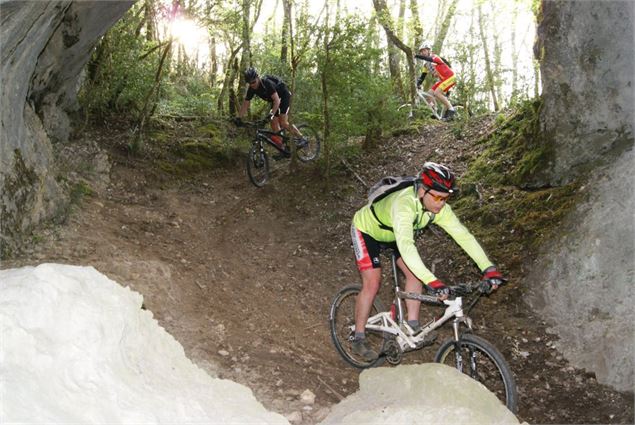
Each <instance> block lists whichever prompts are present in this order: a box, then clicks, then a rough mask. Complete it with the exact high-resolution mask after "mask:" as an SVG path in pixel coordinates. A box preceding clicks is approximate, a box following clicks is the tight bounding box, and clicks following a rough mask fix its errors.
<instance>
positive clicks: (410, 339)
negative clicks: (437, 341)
mask: <svg viewBox="0 0 635 425" xmlns="http://www.w3.org/2000/svg"><path fill="white" fill-rule="evenodd" d="M396 261H397V260H396V258H395V255H394V253H393V255H392V256H391V263H392V273H393V290H394V293H395V309H396V310H397V311H396V313H397V315H398V317H399V323H397V322H395V320H394V319H393V318H392V313H391V311H384V312H381V313H377V314H375V315H374V316H371V317H370V318H369V319H368V321H367V322H366V330H368V331H372V332H383V333H387V334H391V335H395V339H396V341H397V343H398V344H399V347H400V348H401V350H402V351H409V350H414V349H417V348H419V347H421V346H423V343H424V341H425V338H426V336H427V335H428V334H429V333H430V332H432V331H433V330H435V329H437V328H439V327H440V326H443V325H444V324H445V323H446V322H447V321H448V320H450V319H452V318H454V322H453V323H452V329H453V330H454V340H455V341H458V340H459V337H460V333H459V325H460V324H461V323H464V324H465V325H466V326H467V327H468V328H469V329H470V330H472V329H473V328H472V319H470V318H469V317H468V316H466V315H465V314H464V313H463V298H462V297H456V298H454V299H453V300H444V301H443V304H445V305H446V306H447V307H446V308H445V312H444V313H443V316H441V317H440V318H439V319H432V320H431V321H430V322H428V323H426V324H425V325H423V326H422V327H421V331H420V332H418V333H416V334H415V332H414V331H413V329H412V327H410V325H408V322H407V321H405V320H404V319H403V318H404V313H405V309H404V305H403V304H404V303H403V301H402V300H403V299H411V300H418V301H421V302H424V303H427V304H437V305H438V304H439V300H438V298H437V297H434V296H430V295H423V294H417V293H414V292H405V291H402V290H401V289H400V288H399V285H398V283H399V280H398V279H399V276H398V275H397V264H396ZM350 328H351V334H352V333H353V332H355V325H351V326H350Z"/></svg>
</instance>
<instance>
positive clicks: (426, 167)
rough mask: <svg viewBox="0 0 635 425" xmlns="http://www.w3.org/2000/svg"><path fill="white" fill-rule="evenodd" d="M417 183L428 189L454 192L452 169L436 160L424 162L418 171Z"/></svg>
mask: <svg viewBox="0 0 635 425" xmlns="http://www.w3.org/2000/svg"><path fill="white" fill-rule="evenodd" d="M418 181H419V183H421V184H423V186H425V187H426V188H427V189H429V190H437V191H439V192H445V193H454V192H455V191H456V186H455V178H454V174H452V171H450V169H449V168H448V167H446V166H445V165H441V164H437V163H436V162H426V163H425V164H423V170H421V172H420V173H419V179H418Z"/></svg>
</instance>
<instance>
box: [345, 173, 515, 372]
mask: <svg viewBox="0 0 635 425" xmlns="http://www.w3.org/2000/svg"><path fill="white" fill-rule="evenodd" d="M455 190H456V187H455V178H454V175H453V174H452V172H451V171H450V170H449V169H448V168H447V167H446V166H444V165H440V164H436V163H434V162H426V163H425V164H424V165H423V170H422V171H421V172H420V173H419V175H418V177H417V180H416V182H415V185H414V187H408V188H405V189H401V190H398V191H396V192H394V193H391V194H390V195H388V196H386V197H385V198H383V199H381V200H379V201H377V202H376V203H374V204H371V205H366V206H364V207H363V208H361V209H360V210H358V211H357V212H356V213H355V216H354V217H353V224H352V226H351V238H352V240H353V249H354V251H355V259H356V263H357V268H358V269H359V272H360V274H361V278H362V290H361V292H360V293H359V296H358V297H357V300H356V304H355V338H354V340H353V345H352V350H353V352H354V353H355V354H357V355H359V356H361V357H363V358H364V360H366V361H372V360H375V359H376V358H377V357H378V353H376V352H375V351H373V350H372V349H370V348H369V346H368V344H367V343H366V340H365V336H366V335H365V331H364V329H365V327H366V322H367V321H368V317H369V314H370V310H371V307H372V304H373V300H374V299H375V296H376V295H377V291H378V290H379V285H380V282H381V264H380V261H379V253H380V251H381V250H382V249H384V248H393V249H394V250H395V253H396V255H397V257H398V259H397V265H398V266H399V268H400V269H401V271H402V272H403V273H404V275H405V277H406V284H405V290H406V291H407V292H416V293H419V294H420V293H421V291H422V282H423V283H424V284H425V285H426V286H427V287H428V288H429V289H431V290H433V291H435V292H436V293H437V295H438V296H439V298H441V299H445V298H447V296H448V293H449V291H448V288H447V287H446V286H445V285H444V284H443V282H441V281H440V280H439V279H437V277H436V276H435V275H434V274H433V273H432V272H431V271H430V270H429V269H428V268H427V267H426V266H425V264H424V263H423V261H422V260H421V257H420V256H419V252H418V251H417V247H416V245H415V231H416V230H419V229H423V228H424V227H426V226H427V225H428V224H430V223H434V224H436V225H438V226H439V227H441V228H442V229H444V230H445V231H446V232H447V233H448V234H449V235H450V236H451V237H452V238H453V239H454V240H455V241H456V242H457V243H458V244H459V246H461V248H463V250H464V251H465V252H466V253H467V254H468V255H469V256H470V257H471V258H472V260H474V262H475V263H476V265H477V266H478V267H479V269H480V270H482V271H483V278H484V279H487V280H491V279H501V280H502V279H503V277H502V275H501V274H500V273H499V272H498V271H497V270H496V267H495V266H494V264H493V263H492V262H491V261H490V260H489V258H488V257H487V255H486V254H485V251H483V248H482V247H481V245H480V244H479V243H478V242H477V240H476V238H474V236H473V235H472V234H471V233H470V232H469V231H468V230H467V228H466V227H465V226H463V224H461V222H460V221H459V219H458V218H457V217H456V215H455V214H454V212H453V211H452V208H451V207H450V206H449V205H448V204H447V200H448V198H449V197H450V196H451V195H452V193H454V192H455ZM492 287H493V289H496V288H497V285H493V286H492ZM420 304H421V303H420V301H417V300H406V307H407V310H408V317H407V318H408V324H409V325H410V326H411V327H412V328H413V329H420V325H419V307H420Z"/></svg>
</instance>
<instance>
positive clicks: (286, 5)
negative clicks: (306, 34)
mask: <svg viewBox="0 0 635 425" xmlns="http://www.w3.org/2000/svg"><path fill="white" fill-rule="evenodd" d="M282 9H283V10H284V18H283V21H282V40H281V41H282V46H281V47H280V63H282V64H284V65H287V64H288V60H289V58H288V52H287V51H288V42H289V41H291V42H293V35H292V34H291V33H290V26H291V0H282Z"/></svg>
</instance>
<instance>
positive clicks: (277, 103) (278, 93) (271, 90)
mask: <svg viewBox="0 0 635 425" xmlns="http://www.w3.org/2000/svg"><path fill="white" fill-rule="evenodd" d="M244 77H245V82H247V84H248V85H249V87H248V88H247V94H246V95H245V100H244V101H243V104H242V106H241V107H240V111H239V112H238V117H237V120H238V122H240V119H241V118H242V117H243V115H245V114H246V113H247V109H249V103H250V102H251V99H253V98H254V96H258V97H259V98H261V99H263V100H266V101H268V102H270V103H271V111H270V114H271V128H272V129H273V131H280V129H281V128H284V129H285V130H287V131H290V132H292V133H293V134H296V135H297V136H299V137H302V134H301V133H300V132H299V131H298V129H297V128H296V126H294V125H290V124H289V108H290V103H291V92H290V91H289V89H288V88H287V85H286V84H285V83H284V82H283V81H282V80H281V79H280V78H278V77H274V76H269V75H265V76H263V77H262V78H260V77H259V76H258V72H257V71H256V70H255V69H254V68H248V69H247V70H246V71H245V73H244ZM272 140H273V141H274V142H275V143H276V144H278V145H279V146H280V147H282V138H281V137H280V136H273V137H272Z"/></svg>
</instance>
